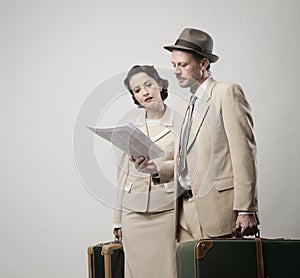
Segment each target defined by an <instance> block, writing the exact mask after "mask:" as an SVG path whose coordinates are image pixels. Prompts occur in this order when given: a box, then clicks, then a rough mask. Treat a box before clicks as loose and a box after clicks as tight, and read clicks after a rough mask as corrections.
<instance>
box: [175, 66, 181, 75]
mask: <svg viewBox="0 0 300 278" xmlns="http://www.w3.org/2000/svg"><path fill="white" fill-rule="evenodd" d="M174 74H176V75H177V74H181V70H180V68H179V67H178V66H174Z"/></svg>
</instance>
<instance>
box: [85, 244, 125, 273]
mask: <svg viewBox="0 0 300 278" xmlns="http://www.w3.org/2000/svg"><path fill="white" fill-rule="evenodd" d="M87 252H88V272H89V278H123V277H124V251H123V248H122V244H121V242H118V241H111V242H106V243H100V244H97V245H93V246H89V247H88V250H87Z"/></svg>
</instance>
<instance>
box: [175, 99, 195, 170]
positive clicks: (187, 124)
mask: <svg viewBox="0 0 300 278" xmlns="http://www.w3.org/2000/svg"><path fill="white" fill-rule="evenodd" d="M196 100H197V97H196V96H195V95H192V96H191V98H190V103H189V107H188V111H187V113H186V116H185V121H184V126H183V128H182V133H181V138H180V150H179V165H178V175H179V176H182V174H187V161H186V153H187V145H188V141H189V136H190V132H191V126H192V115H193V111H194V106H195V101H196Z"/></svg>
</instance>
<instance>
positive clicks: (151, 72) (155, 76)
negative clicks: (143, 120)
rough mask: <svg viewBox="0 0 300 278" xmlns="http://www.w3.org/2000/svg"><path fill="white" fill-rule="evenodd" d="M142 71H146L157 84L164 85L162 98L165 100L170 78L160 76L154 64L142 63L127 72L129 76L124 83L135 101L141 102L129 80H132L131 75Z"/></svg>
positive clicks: (161, 93) (137, 103)
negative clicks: (137, 98) (136, 97)
mask: <svg viewBox="0 0 300 278" xmlns="http://www.w3.org/2000/svg"><path fill="white" fill-rule="evenodd" d="M140 72H144V73H146V74H147V75H149V76H150V77H152V78H153V79H154V80H155V81H156V82H157V84H161V85H162V90H161V92H160V95H161V99H162V100H165V99H166V98H167V97H168V86H169V82H168V80H166V79H162V78H161V77H160V76H159V74H158V72H157V70H156V69H155V68H154V66H148V65H143V66H140V65H135V66H133V67H132V68H131V69H130V70H129V72H128V73H127V76H126V78H125V80H124V85H125V87H126V88H127V90H128V91H129V92H130V94H131V96H132V99H133V101H134V103H135V104H136V105H140V104H139V102H138V101H137V100H136V99H135V97H134V94H133V91H132V89H131V88H130V85H129V82H130V79H131V77H132V76H133V75H135V74H137V73H140Z"/></svg>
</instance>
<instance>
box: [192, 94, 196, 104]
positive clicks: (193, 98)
mask: <svg viewBox="0 0 300 278" xmlns="http://www.w3.org/2000/svg"><path fill="white" fill-rule="evenodd" d="M196 100H197V97H196V96H195V95H194V94H193V95H191V98H190V105H194V104H195V101H196Z"/></svg>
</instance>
